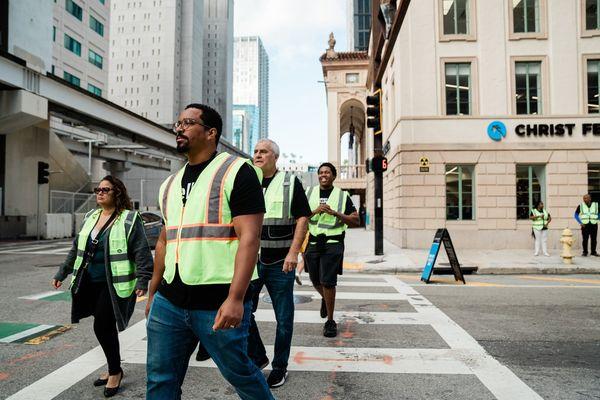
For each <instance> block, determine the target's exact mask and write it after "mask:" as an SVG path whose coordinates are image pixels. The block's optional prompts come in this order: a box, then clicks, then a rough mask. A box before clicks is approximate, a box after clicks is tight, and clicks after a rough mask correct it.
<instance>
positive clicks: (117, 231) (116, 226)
mask: <svg viewBox="0 0 600 400" xmlns="http://www.w3.org/2000/svg"><path fill="white" fill-rule="evenodd" d="M101 212H102V210H100V209H98V210H93V211H92V212H90V213H88V214H87V215H86V218H85V220H84V222H83V226H82V228H81V231H80V232H79V234H78V238H77V257H76V258H75V263H74V265H73V279H72V280H71V285H73V281H74V279H75V275H76V274H77V270H78V269H79V267H80V266H81V264H82V263H83V256H84V254H85V248H86V246H87V242H88V238H89V236H90V234H91V232H92V230H93V229H94V226H95V225H96V223H97V222H98V219H99V218H100V214H101ZM137 216H138V213H137V212H135V211H129V210H123V211H121V214H120V215H119V216H117V218H115V220H114V222H113V223H112V226H111V227H110V228H108V240H107V242H106V243H108V262H109V264H110V272H111V278H112V284H113V287H114V288H115V292H116V293H117V295H118V296H119V297H122V298H127V297H129V296H131V294H132V293H133V290H134V289H135V285H136V283H137V279H136V273H135V264H134V263H133V262H132V261H130V260H129V257H128V251H127V240H128V239H129V236H130V235H131V231H132V229H133V224H134V222H135V218H136V217H137Z"/></svg>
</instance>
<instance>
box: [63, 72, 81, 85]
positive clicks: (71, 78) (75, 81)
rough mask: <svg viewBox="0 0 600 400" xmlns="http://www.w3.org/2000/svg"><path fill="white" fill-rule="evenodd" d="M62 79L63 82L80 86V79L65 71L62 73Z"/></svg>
mask: <svg viewBox="0 0 600 400" xmlns="http://www.w3.org/2000/svg"><path fill="white" fill-rule="evenodd" d="M63 77H64V79H65V81H67V82H69V83H71V84H73V85H75V86H81V79H79V78H78V77H76V76H75V75H71V74H70V73H68V72H66V71H65V72H64V73H63Z"/></svg>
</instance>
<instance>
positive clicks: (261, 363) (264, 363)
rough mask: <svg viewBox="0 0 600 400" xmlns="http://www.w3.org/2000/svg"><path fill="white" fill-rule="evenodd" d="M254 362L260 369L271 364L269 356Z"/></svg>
mask: <svg viewBox="0 0 600 400" xmlns="http://www.w3.org/2000/svg"><path fill="white" fill-rule="evenodd" d="M254 364H256V366H257V367H258V369H265V368H267V367H268V366H269V358H268V357H265V358H263V359H262V360H260V361H259V362H254Z"/></svg>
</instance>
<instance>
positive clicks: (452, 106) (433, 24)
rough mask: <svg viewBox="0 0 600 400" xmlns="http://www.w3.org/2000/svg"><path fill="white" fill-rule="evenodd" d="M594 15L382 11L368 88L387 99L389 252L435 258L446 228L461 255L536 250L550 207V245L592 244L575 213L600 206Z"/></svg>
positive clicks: (459, 7)
mask: <svg viewBox="0 0 600 400" xmlns="http://www.w3.org/2000/svg"><path fill="white" fill-rule="evenodd" d="M379 3H386V4H388V6H384V7H380V4H379ZM592 3H594V2H590V1H586V0H552V1H550V0H527V1H525V0H521V1H513V0H510V1H509V0H499V1H475V0H430V1H412V2H410V1H406V0H404V1H401V0H398V1H391V2H389V1H385V2H379V1H374V2H373V15H374V17H373V23H372V25H373V30H372V36H371V47H370V49H369V56H370V67H369V75H368V82H367V87H369V89H370V90H374V89H375V88H381V89H382V91H383V105H382V108H383V122H382V125H383V144H384V146H383V149H382V150H383V151H384V153H385V154H386V156H387V158H388V161H389V169H388V171H387V172H386V173H384V226H385V228H384V236H385V238H386V239H388V240H390V241H392V242H394V243H396V244H398V245H400V246H403V247H408V248H425V247H428V246H429V245H430V243H431V239H432V237H433V235H434V233H435V230H436V229H437V228H442V227H445V228H448V229H449V231H450V233H451V235H452V238H453V241H454V243H455V245H456V246H457V247H462V248H466V247H469V248H481V249H492V248H493V249H506V248H509V249H510V248H532V246H533V241H532V239H531V223H530V221H529V220H528V214H529V212H530V209H531V207H533V205H534V204H535V203H536V202H537V201H538V200H541V201H544V203H545V204H546V206H547V209H548V210H549V212H550V213H551V215H552V217H553V221H552V223H551V225H550V228H551V230H550V236H549V246H550V247H551V248H556V247H558V246H559V242H558V240H559V237H560V233H561V231H562V230H563V229H564V228H566V227H569V228H571V229H573V230H575V231H576V232H575V237H576V239H577V243H576V246H580V245H581V236H580V235H579V234H578V232H577V230H578V224H577V222H576V221H575V220H574V218H573V214H574V211H575V209H576V207H577V205H578V204H580V202H581V197H582V196H583V195H584V194H585V193H588V192H591V193H592V195H593V196H594V199H595V200H596V201H600V114H599V112H600V107H599V102H598V100H599V86H600V85H599V81H600V14H599V13H600V10H598V8H597V7H593V4H592ZM382 10H387V11H388V13H387V14H386V15H384V12H383V11H382ZM490 16H493V18H491V17H490ZM386 21H387V22H388V24H387V25H386ZM491 22H493V23H491ZM331 107H332V104H330V108H331ZM330 123H331V122H330ZM371 134H372V133H371ZM367 136H369V133H367ZM330 140H331V138H330ZM369 153H370V155H372V154H373V149H372V147H369ZM367 181H368V184H367V189H366V196H367V199H368V200H370V199H371V198H372V197H373V195H372V188H373V184H372V174H371V175H370V179H367ZM372 209H373V207H372V201H370V202H368V210H369V212H370V213H372Z"/></svg>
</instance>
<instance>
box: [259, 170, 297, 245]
mask: <svg viewBox="0 0 600 400" xmlns="http://www.w3.org/2000/svg"><path fill="white" fill-rule="evenodd" d="M295 180H296V178H295V176H294V175H292V174H291V173H289V172H284V173H282V172H277V173H276V174H275V176H274V177H273V180H272V181H271V183H270V184H269V186H268V187H267V190H266V191H265V206H266V209H267V212H266V214H265V218H264V220H263V228H262V231H263V235H262V237H268V239H261V241H260V247H261V248H265V249H281V248H289V247H290V246H291V245H292V242H293V239H294V238H293V231H294V226H295V225H296V219H295V218H294V217H293V216H292V210H291V207H292V199H293V197H294V182H295ZM285 226H288V227H290V232H292V236H291V237H288V235H286V238H282V237H279V238H278V237H274V236H272V235H271V234H270V232H271V230H272V229H271V227H285Z"/></svg>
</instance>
